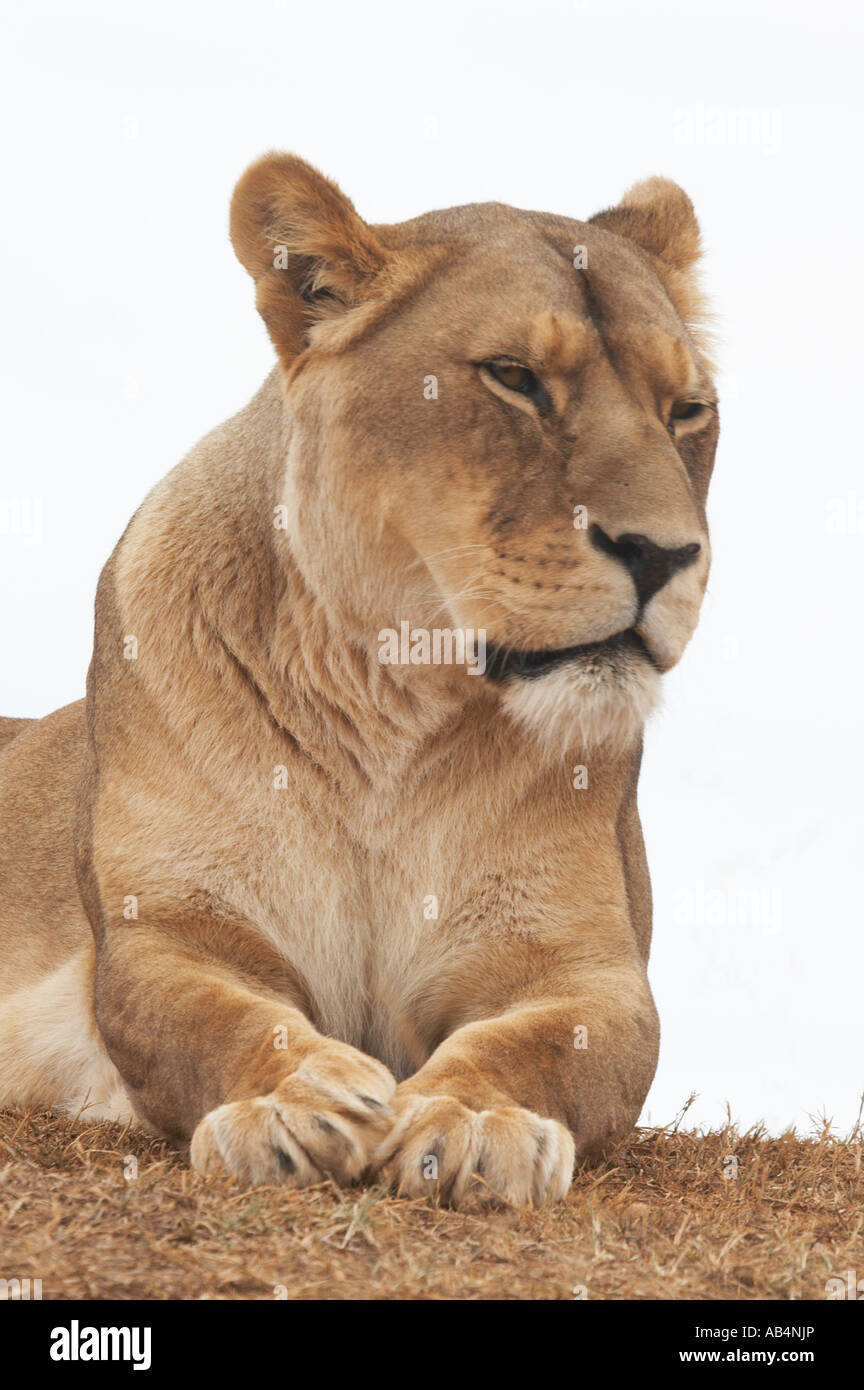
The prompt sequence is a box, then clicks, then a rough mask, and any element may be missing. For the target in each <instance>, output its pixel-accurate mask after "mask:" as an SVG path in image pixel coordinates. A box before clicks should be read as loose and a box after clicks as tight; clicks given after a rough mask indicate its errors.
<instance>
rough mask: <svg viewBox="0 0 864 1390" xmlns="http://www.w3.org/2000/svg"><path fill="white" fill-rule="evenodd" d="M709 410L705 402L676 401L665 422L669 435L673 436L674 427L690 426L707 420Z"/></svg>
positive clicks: (710, 408)
mask: <svg viewBox="0 0 864 1390" xmlns="http://www.w3.org/2000/svg"><path fill="white" fill-rule="evenodd" d="M711 410H712V407H711V406H710V405H709V404H708V403H707V401H676V403H675V405H673V407H672V409H671V410H670V412H669V420H668V422H667V427H668V429H669V432H670V434H674V432H675V426H676V425H684V424H687V425H692V424H694V423H701V422H702V421H703V420H707V419H708V416H709V414H710V412H711Z"/></svg>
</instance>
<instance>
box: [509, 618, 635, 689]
mask: <svg viewBox="0 0 864 1390" xmlns="http://www.w3.org/2000/svg"><path fill="white" fill-rule="evenodd" d="M631 656H638V657H642V658H643V659H644V660H645V661H648V662H650V664H651V665H652V666H654V664H655V663H654V660H653V658H652V656H651V653H650V652H649V650H648V648H647V647H646V645H645V643H644V642H643V641H642V638H641V637H640V636H639V634H638V632H636V631H635V630H634V629H633V628H632V627H630V628H627V630H626V632H616V633H614V634H613V635H612V636H611V637H604V639H603V641H602V642H585V643H583V644H582V645H581V646H578V647H558V648H555V649H550V650H548V651H536V652H525V651H515V650H514V649H513V648H512V647H500V646H495V645H493V644H492V643H491V642H489V643H487V645H486V675H487V676H488V678H489V679H490V680H493V681H505V680H508V679H509V678H510V677H512V676H517V677H520V678H521V679H523V680H533V679H534V678H535V677H537V676H545V675H546V674H547V673H548V672H549V671H555V670H557V668H558V667H559V666H566V665H567V663H568V662H575V661H578V662H579V663H580V664H582V663H583V662H584V663H586V664H588V665H598V666H607V667H608V666H614V664H615V661H616V659H618V660H620V659H622V658H626V657H631Z"/></svg>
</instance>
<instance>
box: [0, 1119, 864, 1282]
mask: <svg viewBox="0 0 864 1390" xmlns="http://www.w3.org/2000/svg"><path fill="white" fill-rule="evenodd" d="M729 1156H732V1157H734V1158H735V1159H736V1160H737V1166H738V1176H737V1178H724V1167H725V1169H726V1171H728V1170H729V1168H730V1165H729V1163H728V1158H729ZM130 1157H131V1158H134V1159H135V1160H137V1165H138V1176H137V1178H134V1179H132V1180H129V1179H127V1178H126V1177H125V1176H124V1163H125V1160H127V1158H130ZM861 1159H862V1142H861V1135H860V1131H856V1133H855V1134H854V1135H853V1136H851V1137H850V1138H849V1139H845V1140H844V1139H838V1138H835V1137H832V1135H831V1134H830V1132H829V1131H828V1129H827V1127H826V1128H825V1129H824V1130H823V1131H822V1132H821V1133H816V1134H814V1135H813V1136H812V1137H811V1138H799V1137H797V1136H796V1135H795V1134H793V1133H790V1134H785V1135H783V1136H781V1137H780V1138H769V1137H766V1136H765V1134H764V1133H763V1132H762V1131H761V1130H759V1129H754V1130H750V1131H748V1132H747V1133H744V1134H741V1133H739V1132H738V1131H737V1130H736V1129H735V1128H734V1127H733V1126H732V1125H729V1126H727V1127H726V1128H724V1129H722V1130H718V1131H713V1132H710V1133H690V1132H680V1131H678V1130H675V1129H667V1130H640V1131H635V1132H634V1135H633V1137H632V1140H631V1141H630V1142H629V1143H628V1144H626V1145H625V1146H624V1147H623V1148H621V1149H620V1150H619V1151H618V1153H617V1154H616V1155H615V1157H614V1159H613V1160H611V1161H609V1162H607V1163H605V1164H604V1165H602V1166H601V1167H599V1168H594V1169H587V1170H585V1171H583V1172H580V1173H579V1174H578V1175H577V1177H576V1180H575V1182H574V1184H573V1189H572V1191H571V1194H570V1196H569V1198H568V1200H567V1201H566V1202H564V1203H562V1204H561V1205H559V1206H556V1207H551V1208H549V1209H547V1210H544V1211H539V1212H535V1211H515V1210H506V1209H504V1210H502V1209H497V1210H486V1211H483V1210H481V1209H480V1208H479V1207H475V1208H473V1209H470V1210H465V1211H449V1210H446V1209H443V1208H436V1207H434V1206H431V1205H429V1204H427V1203H425V1202H419V1201H415V1202H405V1201H401V1200H397V1199H395V1198H393V1197H391V1196H389V1195H388V1194H386V1193H384V1192H382V1191H381V1190H380V1189H379V1188H374V1187H373V1188H365V1189H364V1188H357V1189H353V1190H350V1191H340V1190H339V1189H337V1188H336V1187H334V1186H333V1185H331V1184H329V1183H325V1184H322V1185H321V1186H319V1187H315V1188H310V1189H308V1190H306V1191H303V1192H292V1191H289V1190H287V1189H285V1188H278V1187H267V1188H257V1189H255V1190H251V1191H238V1189H236V1188H235V1187H233V1186H232V1185H230V1184H229V1183H228V1182H227V1181H225V1180H223V1179H213V1178H210V1179H203V1178H200V1177H198V1176H196V1175H194V1174H193V1173H192V1172H190V1170H189V1168H188V1167H187V1165H186V1162H185V1160H184V1158H183V1156H182V1155H180V1154H178V1153H176V1152H175V1151H173V1150H172V1149H170V1148H169V1147H168V1146H167V1145H165V1144H162V1143H160V1142H158V1141H156V1140H152V1139H148V1138H147V1137H144V1136H142V1135H141V1134H140V1133H136V1132H134V1131H129V1130H124V1129H122V1128H121V1127H119V1126H116V1125H107V1124H98V1125H95V1124H87V1123H86V1122H84V1121H82V1120H78V1121H72V1120H68V1119H61V1118H57V1117H56V1116H53V1115H49V1114H46V1113H44V1112H39V1111H30V1112H26V1113H25V1112H22V1111H18V1112H15V1111H7V1112H4V1113H2V1114H0V1222H2V1226H0V1230H2V1238H0V1239H2V1247H0V1248H2V1255H0V1277H3V1278H13V1277H17V1278H22V1279H23V1278H25V1277H28V1276H29V1277H30V1278H40V1279H41V1280H42V1296H43V1298H45V1299H65V1298H71V1299H78V1298H99V1299H132V1298H144V1299H153V1298H155V1299H240V1298H251V1299H273V1298H274V1297H279V1296H281V1297H286V1296H287V1297H288V1298H291V1299H296V1298H300V1299H370V1298H372V1299H376V1298H380V1299H572V1298H573V1297H574V1288H576V1287H577V1286H584V1287H585V1288H586V1289H587V1296H588V1297H589V1298H592V1299H622V1298H627V1299H730V1298H747V1299H805V1298H811V1299H824V1298H825V1281H826V1279H828V1278H830V1277H832V1276H836V1275H840V1276H842V1275H843V1272H844V1271H846V1270H848V1269H857V1270H859V1271H860V1272H861V1274H862V1275H864V1238H862V1227H864V1211H862V1201H861V1191H862V1188H861V1179H862V1171H861V1167H862V1165H861ZM125 1166H126V1167H127V1168H128V1167H130V1166H131V1165H129V1164H125ZM280 1290H281V1291H282V1292H280Z"/></svg>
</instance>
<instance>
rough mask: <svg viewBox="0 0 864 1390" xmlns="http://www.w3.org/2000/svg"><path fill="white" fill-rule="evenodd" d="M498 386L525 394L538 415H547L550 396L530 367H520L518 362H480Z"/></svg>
mask: <svg viewBox="0 0 864 1390" xmlns="http://www.w3.org/2000/svg"><path fill="white" fill-rule="evenodd" d="M480 365H481V366H482V367H483V369H484V371H487V372H488V373H489V375H490V376H491V377H492V378H493V380H495V381H497V382H498V385H499V386H504V387H506V389H507V390H508V391H515V392H517V393H518V395H520V396H527V397H528V399H529V401H532V402H533V404H534V406H535V407H536V410H537V413H538V415H548V414H549V412H550V411H551V409H552V398H551V397H550V395H549V392H548V391H547V390H546V387H545V386H544V385H543V383H542V381H541V380H540V378H539V377H538V376H536V375H535V373H534V372H532V371H531V368H530V367H522V366H520V365H519V363H518V362H503V361H500V360H499V361H497V362H496V361H493V362H482V363H481V364H480Z"/></svg>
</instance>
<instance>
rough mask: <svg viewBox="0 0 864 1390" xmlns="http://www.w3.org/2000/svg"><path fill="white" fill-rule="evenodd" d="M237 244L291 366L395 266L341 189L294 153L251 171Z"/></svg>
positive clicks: (237, 207)
mask: <svg viewBox="0 0 864 1390" xmlns="http://www.w3.org/2000/svg"><path fill="white" fill-rule="evenodd" d="M231 240H232V242H233V244H234V250H235V251H236V253H237V256H238V259H239V260H240V262H241V264H242V265H243V266H245V268H246V269H247V270H248V272H249V274H250V275H251V276H252V278H253V279H254V281H255V286H256V300H257V304H258V310H259V312H260V314H261V317H262V318H263V320H264V322H265V323H266V325H267V330H268V332H269V334H270V337H271V338H272V340H273V343H274V345H275V347H276V350H277V352H278V353H279V355H280V357H281V358H282V361H283V362H284V363H285V364H286V365H287V364H289V363H290V362H291V361H292V360H293V359H294V358H295V357H296V356H297V354H298V353H299V352H302V350H303V348H304V346H305V345H306V340H307V334H308V332H309V329H310V328H311V327H312V326H313V325H314V324H315V323H316V322H320V321H321V320H322V319H324V318H332V317H333V316H334V315H339V314H342V313H344V312H345V311H346V310H348V309H351V308H353V307H355V306H356V305H358V304H360V303H362V302H363V301H364V300H365V299H368V298H370V297H371V296H372V294H373V293H374V283H375V280H376V278H377V277H378V276H379V275H380V274H381V272H382V271H383V270H384V269H385V268H386V266H387V264H388V261H389V259H390V253H389V252H388V251H387V250H386V249H385V248H384V247H383V246H382V245H381V244H380V242H379V241H378V240H377V239H376V237H375V236H374V235H373V233H372V231H371V229H370V228H369V227H368V226H367V224H366V223H365V222H364V221H363V219H362V217H360V216H359V215H358V213H357V212H356V211H355V209H354V206H353V204H352V203H351V202H350V200H349V199H348V198H346V197H345V195H344V193H342V192H340V190H339V189H338V188H337V187H336V185H335V183H331V182H330V180H329V179H326V178H325V177H324V175H323V174H319V173H318V171H317V169H313V168H312V166H311V164H307V163H306V162H305V160H302V159H298V158H297V156H296V155H290V154H268V155H265V156H264V158H263V159H260V160H258V162H257V163H256V164H253V165H252V166H251V167H250V168H249V169H247V170H246V173H245V174H244V175H243V177H242V178H241V179H240V182H239V183H238V184H237V187H236V189H235V190H234V197H233V199H232V200H231Z"/></svg>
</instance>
